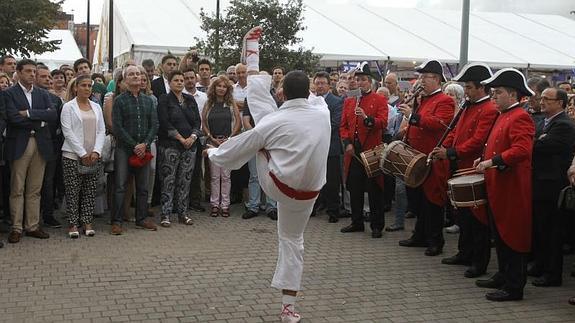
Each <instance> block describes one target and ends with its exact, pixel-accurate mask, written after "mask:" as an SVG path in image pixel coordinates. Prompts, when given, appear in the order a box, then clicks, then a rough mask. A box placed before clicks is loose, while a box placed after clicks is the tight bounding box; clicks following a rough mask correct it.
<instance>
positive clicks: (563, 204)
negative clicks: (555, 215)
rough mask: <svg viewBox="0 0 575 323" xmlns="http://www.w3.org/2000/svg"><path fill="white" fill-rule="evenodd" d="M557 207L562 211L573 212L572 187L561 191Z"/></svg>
mask: <svg viewBox="0 0 575 323" xmlns="http://www.w3.org/2000/svg"><path fill="white" fill-rule="evenodd" d="M557 207H558V208H559V210H562V211H575V188H574V187H573V186H572V185H569V186H566V187H565V188H563V189H562V190H561V192H560V193H559V200H558V202H557Z"/></svg>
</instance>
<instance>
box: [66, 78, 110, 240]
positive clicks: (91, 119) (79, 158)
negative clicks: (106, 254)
mask: <svg viewBox="0 0 575 323" xmlns="http://www.w3.org/2000/svg"><path fill="white" fill-rule="evenodd" d="M71 89H72V90H73V91H74V93H75V97H74V99H72V100H71V101H69V102H67V103H66V104H64V106H63V107H62V113H61V115H60V122H61V126H62V132H63V134H64V145H63V146H62V167H63V171H64V183H65V191H66V213H67V216H68V219H69V221H70V229H69V230H68V235H69V236H70V238H73V239H75V238H78V237H79V236H80V233H79V231H78V230H79V228H80V227H81V226H82V225H83V229H84V232H85V234H86V236H90V237H91V236H94V235H95V234H96V232H95V231H94V228H93V227H92V222H93V219H94V216H93V215H94V201H95V195H96V185H97V182H98V177H99V176H100V173H101V171H102V164H101V162H100V155H101V153H102V148H103V146H104V137H105V132H106V129H105V125H104V117H103V114H102V109H101V108H100V106H99V105H98V104H97V103H94V102H92V101H90V99H89V98H90V95H91V93H92V80H91V78H90V77H89V76H85V75H81V76H78V78H76V79H75V80H74V84H73V85H72V86H71Z"/></svg>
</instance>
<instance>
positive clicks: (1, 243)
mask: <svg viewBox="0 0 575 323" xmlns="http://www.w3.org/2000/svg"><path fill="white" fill-rule="evenodd" d="M2 248H4V242H2V241H0V249H2Z"/></svg>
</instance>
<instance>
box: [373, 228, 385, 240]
mask: <svg viewBox="0 0 575 323" xmlns="http://www.w3.org/2000/svg"><path fill="white" fill-rule="evenodd" d="M371 237H372V238H374V239H379V238H381V237H383V233H381V230H376V231H372V232H371Z"/></svg>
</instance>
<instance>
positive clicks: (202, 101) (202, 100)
mask: <svg viewBox="0 0 575 323" xmlns="http://www.w3.org/2000/svg"><path fill="white" fill-rule="evenodd" d="M182 92H184V93H186V94H189V95H191V96H193V97H194V100H196V103H197V104H198V110H199V111H200V118H201V117H202V111H204V105H206V102H207V101H208V95H207V94H205V93H204V92H200V91H198V90H197V89H196V92H195V93H194V94H192V93H190V92H189V91H188V90H186V89H185V88H184V90H183V91H182Z"/></svg>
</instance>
